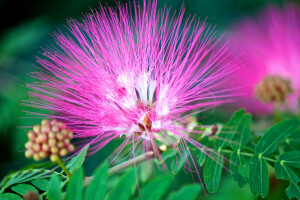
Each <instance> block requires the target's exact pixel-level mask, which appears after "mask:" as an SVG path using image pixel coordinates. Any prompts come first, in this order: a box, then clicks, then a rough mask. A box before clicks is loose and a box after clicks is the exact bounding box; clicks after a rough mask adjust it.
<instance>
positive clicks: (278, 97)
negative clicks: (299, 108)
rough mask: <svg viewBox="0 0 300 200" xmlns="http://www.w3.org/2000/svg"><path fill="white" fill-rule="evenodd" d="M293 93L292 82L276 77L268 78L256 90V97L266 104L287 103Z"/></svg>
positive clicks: (269, 76) (270, 76)
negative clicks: (288, 97)
mask: <svg viewBox="0 0 300 200" xmlns="http://www.w3.org/2000/svg"><path fill="white" fill-rule="evenodd" d="M292 92H293V88H292V85H291V81H290V80H288V79H285V78H282V77H281V76H275V75H268V76H266V77H265V78H264V79H263V80H262V81H261V82H260V83H259V84H258V85H257V86H256V88H255V96H256V97H257V98H258V99H259V100H261V101H262V102H264V103H270V102H272V103H285V102H286V100H287V96H288V95H289V94H291V93H292Z"/></svg>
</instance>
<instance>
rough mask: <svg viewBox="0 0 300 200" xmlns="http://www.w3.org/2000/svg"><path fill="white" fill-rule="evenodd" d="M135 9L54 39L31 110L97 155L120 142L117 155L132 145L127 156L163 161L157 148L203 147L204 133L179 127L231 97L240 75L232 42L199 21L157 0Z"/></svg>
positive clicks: (112, 12)
mask: <svg viewBox="0 0 300 200" xmlns="http://www.w3.org/2000/svg"><path fill="white" fill-rule="evenodd" d="M129 7H130V6H129V5H124V6H122V5H118V6H117V8H116V9H113V8H104V7H100V10H99V11H92V14H88V15H85V16H84V18H83V19H82V21H81V22H78V21H76V20H70V21H69V22H68V25H69V26H68V29H69V31H70V33H69V34H63V33H55V34H54V37H55V39H56V46H54V47H48V48H47V49H44V53H43V56H42V57H40V58H38V63H39V64H40V65H41V66H42V67H41V72H36V73H33V76H34V77H35V78H36V79H37V82H35V83H34V84H30V85H29V88H31V89H32V90H33V91H34V92H32V93H30V97H31V100H30V101H28V104H29V105H31V106H34V107H36V108H39V109H45V110H50V111H52V112H54V113H56V114H54V115H50V116H49V115H45V114H41V113H39V115H42V116H43V117H51V118H56V119H58V120H62V121H63V122H65V123H66V124H67V125H68V127H70V128H71V129H72V131H73V132H74V137H75V138H82V139H84V140H81V141H82V142H83V143H84V144H90V145H91V148H90V151H91V153H94V152H96V151H98V150H100V149H101V148H103V147H104V146H105V145H106V144H108V143H109V142H110V141H112V140H114V139H117V138H120V137H122V138H124V142H123V143H122V145H121V146H120V148H119V151H122V150H123V149H124V148H125V146H127V145H129V144H130V145H131V146H132V152H131V153H130V154H129V155H128V157H134V156H135V154H137V153H141V152H146V151H153V152H154V154H155V156H156V157H157V158H158V159H160V150H159V145H171V146H172V147H174V148H184V149H185V148H186V142H185V141H188V142H190V143H191V144H192V145H194V146H196V147H197V148H199V149H200V148H202V145H201V144H199V143H198V142H196V141H195V140H194V139H192V136H193V135H195V134H199V133H200V132H199V131H198V132H197V131H194V132H192V131H191V132H192V133H189V134H188V128H187V127H186V125H181V122H182V121H184V120H185V119H186V118H187V117H189V116H191V115H192V114H195V113H198V112H202V111H204V110H207V109H210V108H213V107H215V106H218V105H220V104H222V103H224V102H227V101H229V97H231V96H232V95H233V94H232V92H231V91H230V89H227V90H223V89H220V85H221V84H222V83H223V82H224V81H226V79H227V78H228V77H230V75H231V74H232V73H233V71H234V70H235V69H236V66H235V64H234V61H232V60H229V56H228V54H229V53H230V52H229V51H228V48H229V45H228V43H224V44H222V43H221V41H220V39H218V40H215V39H214V32H213V30H214V29H213V28H210V26H209V25H207V24H205V23H201V22H200V21H198V20H197V19H195V17H192V18H191V17H189V18H188V19H187V20H184V17H183V15H184V8H182V9H181V11H180V13H179V15H178V17H175V15H172V16H170V10H169V9H167V8H165V9H163V10H159V11H157V8H156V7H157V2H156V1H154V2H153V3H151V4H150V3H149V4H148V5H146V3H145V1H144V5H142V6H138V5H134V7H133V8H134V9H133V10H130V9H129ZM131 12H132V13H134V15H131ZM184 122H186V121H184ZM182 124H184V123H182ZM178 144H180V145H178ZM205 151H212V150H210V149H209V148H207V149H205ZM188 152H189V151H188ZM183 156H187V155H183ZM192 162H193V164H191V165H194V166H195V164H194V161H192ZM188 165H189V166H190V164H188ZM198 175H199V174H198Z"/></svg>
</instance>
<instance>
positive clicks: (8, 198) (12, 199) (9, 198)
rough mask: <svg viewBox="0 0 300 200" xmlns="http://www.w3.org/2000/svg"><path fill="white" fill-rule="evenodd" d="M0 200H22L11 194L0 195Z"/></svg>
mask: <svg viewBox="0 0 300 200" xmlns="http://www.w3.org/2000/svg"><path fill="white" fill-rule="evenodd" d="M0 199H1V200H22V198H21V197H20V196H18V195H16V194H13V193H4V194H0Z"/></svg>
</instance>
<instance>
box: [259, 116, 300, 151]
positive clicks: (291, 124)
mask: <svg viewBox="0 0 300 200" xmlns="http://www.w3.org/2000/svg"><path fill="white" fill-rule="evenodd" d="M299 125H300V122H299V121H298V120H294V119H290V120H285V121H282V122H279V123H277V124H275V125H273V126H272V127H271V128H270V129H269V130H268V131H267V132H266V133H265V134H264V136H263V137H262V138H261V139H260V140H259V141H258V143H257V145H256V148H255V152H256V153H257V154H259V153H261V155H263V156H266V155H269V154H271V153H273V152H274V151H275V150H276V144H277V142H281V141H284V140H285V138H287V137H288V136H290V135H292V134H293V133H295V132H296V131H297V128H298V127H299Z"/></svg>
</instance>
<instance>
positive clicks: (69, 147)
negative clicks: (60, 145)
mask: <svg viewBox="0 0 300 200" xmlns="http://www.w3.org/2000/svg"><path fill="white" fill-rule="evenodd" d="M68 150H69V152H73V151H74V150H75V147H74V145H73V144H70V145H69V146H68Z"/></svg>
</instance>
